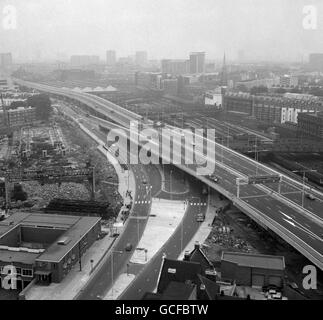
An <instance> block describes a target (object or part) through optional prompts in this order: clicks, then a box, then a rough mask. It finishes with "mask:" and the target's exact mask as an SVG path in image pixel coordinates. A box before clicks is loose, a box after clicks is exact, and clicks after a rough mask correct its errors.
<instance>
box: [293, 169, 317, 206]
mask: <svg viewBox="0 0 323 320" xmlns="http://www.w3.org/2000/svg"><path fill="white" fill-rule="evenodd" d="M292 172H294V173H303V178H302V180H303V188H302V207H303V208H304V197H305V181H306V180H308V179H307V178H306V176H305V174H306V172H317V170H313V169H305V170H294V171H292Z"/></svg>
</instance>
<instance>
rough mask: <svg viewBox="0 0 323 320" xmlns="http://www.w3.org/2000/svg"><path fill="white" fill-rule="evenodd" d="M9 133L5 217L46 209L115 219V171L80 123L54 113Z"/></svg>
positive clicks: (5, 139) (2, 192)
mask: <svg viewBox="0 0 323 320" xmlns="http://www.w3.org/2000/svg"><path fill="white" fill-rule="evenodd" d="M7 132H8V134H3V135H2V136H1V138H0V168H1V171H0V205H1V218H2V219H4V218H5V217H7V216H8V215H11V214H12V213H15V212H17V211H18V212H19V211H23V212H26V211H28V212H33V211H41V212H44V213H60V214H62V213H63V214H69V215H73V214H74V215H79V216H80V215H93V216H100V217H101V218H102V219H103V220H107V221H110V220H111V221H114V219H115V217H116V216H117V215H118V212H119V211H120V208H121V206H122V198H121V196H120V195H119V193H118V183H117V182H118V178H117V175H116V172H115V170H114V168H113V166H112V165H111V164H109V163H107V160H106V158H105V157H104V156H103V155H102V154H101V153H99V151H98V150H97V149H96V147H95V146H93V144H92V141H91V140H90V138H89V137H88V136H86V135H85V134H84V133H83V132H82V131H81V130H80V129H79V128H78V127H77V126H76V125H75V123H73V122H72V121H71V120H68V119H64V118H62V117H58V116H57V115H55V114H52V115H51V116H50V117H49V120H48V121H47V122H44V121H37V122H35V123H33V124H27V125H25V126H17V127H10V126H7ZM107 181H108V183H107Z"/></svg>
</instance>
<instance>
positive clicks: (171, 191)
mask: <svg viewBox="0 0 323 320" xmlns="http://www.w3.org/2000/svg"><path fill="white" fill-rule="evenodd" d="M172 174H173V170H170V175H169V180H170V200H173V190H172Z"/></svg>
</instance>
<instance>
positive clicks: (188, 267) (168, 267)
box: [157, 258, 203, 293]
mask: <svg viewBox="0 0 323 320" xmlns="http://www.w3.org/2000/svg"><path fill="white" fill-rule="evenodd" d="M202 273H203V272H202V267H201V264H200V263H197V262H190V261H180V260H171V259H167V258H164V261H163V264H162V270H161V273H160V279H159V282H158V288H157V292H158V293H163V292H164V290H166V288H167V286H168V285H169V283H170V282H172V281H176V282H182V283H184V282H185V281H187V280H191V281H192V282H194V281H195V282H196V281H197V275H198V274H202Z"/></svg>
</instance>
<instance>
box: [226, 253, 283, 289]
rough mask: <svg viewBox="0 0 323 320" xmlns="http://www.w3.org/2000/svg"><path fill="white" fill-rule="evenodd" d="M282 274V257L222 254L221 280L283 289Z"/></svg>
mask: <svg viewBox="0 0 323 320" xmlns="http://www.w3.org/2000/svg"><path fill="white" fill-rule="evenodd" d="M284 272H285V259H284V257H283V256H272V255H263V254H250V253H240V252H228V251H223V252H222V257H221V278H222V279H229V280H234V281H236V284H237V285H245V286H251V287H263V286H266V285H275V286H277V287H283V285H284Z"/></svg>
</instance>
